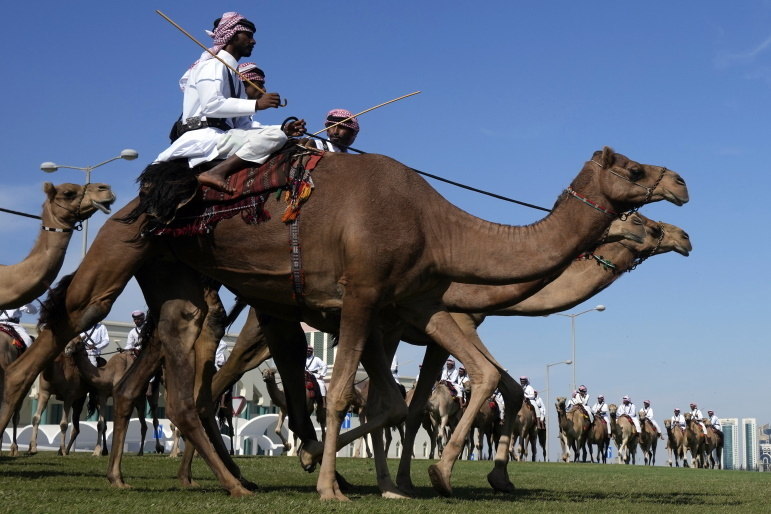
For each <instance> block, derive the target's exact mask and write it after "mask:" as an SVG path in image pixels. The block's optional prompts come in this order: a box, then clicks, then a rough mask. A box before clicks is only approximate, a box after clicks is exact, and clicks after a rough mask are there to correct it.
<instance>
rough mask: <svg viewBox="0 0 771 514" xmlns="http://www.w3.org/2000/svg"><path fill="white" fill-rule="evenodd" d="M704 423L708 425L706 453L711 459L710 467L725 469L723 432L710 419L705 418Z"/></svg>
mask: <svg viewBox="0 0 771 514" xmlns="http://www.w3.org/2000/svg"><path fill="white" fill-rule="evenodd" d="M704 424H705V425H706V426H707V435H706V437H705V438H704V453H705V455H706V456H707V458H708V459H709V467H710V469H715V468H717V469H723V432H721V431H720V430H717V429H716V428H715V427H714V426H712V423H710V422H709V420H704ZM705 467H706V466H705Z"/></svg>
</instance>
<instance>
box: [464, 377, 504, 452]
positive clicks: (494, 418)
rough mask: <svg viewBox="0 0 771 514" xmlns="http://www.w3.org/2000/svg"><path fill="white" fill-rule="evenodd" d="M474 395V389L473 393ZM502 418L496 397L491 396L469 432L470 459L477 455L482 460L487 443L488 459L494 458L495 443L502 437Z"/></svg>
mask: <svg viewBox="0 0 771 514" xmlns="http://www.w3.org/2000/svg"><path fill="white" fill-rule="evenodd" d="M471 393H472V394H473V389H472V391H471ZM499 427H500V417H499V415H498V404H497V403H495V397H494V396H491V397H489V398H488V399H487V401H486V402H485V403H483V404H482V407H481V408H480V409H479V412H477V415H476V417H475V418H474V424H473V425H472V427H471V431H470V432H469V440H468V453H469V456H468V458H469V459H470V458H471V455H472V454H475V455H476V458H477V460H482V458H483V451H484V445H485V442H486V443H487V451H488V459H492V458H493V452H494V448H495V446H494V444H496V443H495V442H494V441H495V440H497V436H499V435H500V429H499ZM474 432H476V441H475V440H474V435H475V434H474Z"/></svg>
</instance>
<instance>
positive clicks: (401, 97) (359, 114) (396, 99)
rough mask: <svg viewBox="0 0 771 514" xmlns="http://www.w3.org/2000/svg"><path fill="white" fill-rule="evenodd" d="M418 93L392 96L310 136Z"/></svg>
mask: <svg viewBox="0 0 771 514" xmlns="http://www.w3.org/2000/svg"><path fill="white" fill-rule="evenodd" d="M418 93H420V91H415V92H413V93H410V94H408V95H404V96H400V97H399V98H394V99H393V100H388V101H387V102H383V103H382V104H379V105H376V106H375V107H370V108H369V109H366V110H364V111H361V112H360V113H357V114H354V115H353V116H348V117H347V118H345V119H344V120H340V121H338V122H337V123H335V124H333V125H330V126H328V127H325V128H323V129H321V130H319V131H318V132H314V133H313V134H311V135H312V136H316V135H318V134H321V133H322V132H324V131H325V130H329V129H331V128H332V127H336V126H337V125H340V124H341V123H345V122H346V121H348V120H351V119H353V118H355V117H356V116H361V115H362V114H364V113H366V112H369V111H374V110H375V109H377V108H379V107H383V106H384V105H388V104H390V103H393V102H396V101H399V100H401V99H403V98H407V97H408V96H412V95H417V94H418Z"/></svg>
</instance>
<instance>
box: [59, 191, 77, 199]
mask: <svg viewBox="0 0 771 514" xmlns="http://www.w3.org/2000/svg"><path fill="white" fill-rule="evenodd" d="M62 196H63V197H65V198H75V191H62Z"/></svg>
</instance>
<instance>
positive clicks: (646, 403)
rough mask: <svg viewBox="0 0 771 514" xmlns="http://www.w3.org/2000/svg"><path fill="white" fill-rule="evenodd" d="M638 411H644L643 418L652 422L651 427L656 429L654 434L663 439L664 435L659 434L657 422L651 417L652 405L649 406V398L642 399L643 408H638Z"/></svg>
mask: <svg viewBox="0 0 771 514" xmlns="http://www.w3.org/2000/svg"><path fill="white" fill-rule="evenodd" d="M640 412H643V413H645V419H647V420H649V421H650V422H651V423H653V427H654V428H655V429H656V436H657V437H660V438H662V439H664V436H663V435H661V429H660V428H659V424H658V423H656V420H655V419H653V407H651V401H650V400H643V408H642V409H640Z"/></svg>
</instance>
